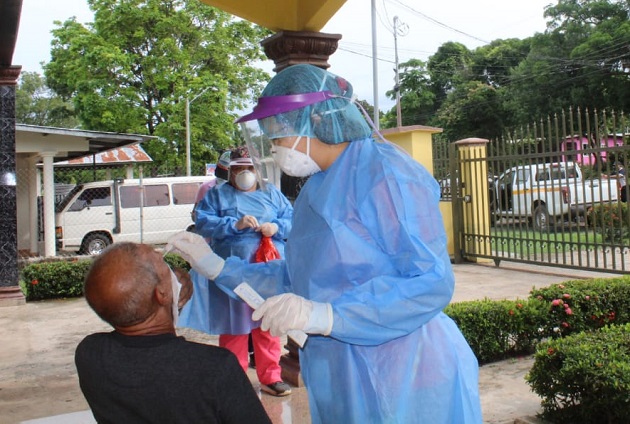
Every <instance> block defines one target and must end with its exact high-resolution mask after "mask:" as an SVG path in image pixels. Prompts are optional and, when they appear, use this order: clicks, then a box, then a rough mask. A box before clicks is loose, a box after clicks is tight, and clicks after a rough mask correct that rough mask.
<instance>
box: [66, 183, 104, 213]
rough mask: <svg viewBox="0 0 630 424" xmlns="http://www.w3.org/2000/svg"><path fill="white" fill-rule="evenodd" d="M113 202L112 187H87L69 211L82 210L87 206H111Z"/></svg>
mask: <svg viewBox="0 0 630 424" xmlns="http://www.w3.org/2000/svg"><path fill="white" fill-rule="evenodd" d="M111 204H112V191H111V188H110V187H95V188H87V189H85V190H84V191H83V193H81V194H80V195H79V197H78V198H77V200H75V201H74V203H73V204H72V205H70V207H69V208H68V212H72V211H80V210H82V209H84V208H87V207H94V206H110V205H111Z"/></svg>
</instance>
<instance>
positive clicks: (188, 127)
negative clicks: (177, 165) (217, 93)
mask: <svg viewBox="0 0 630 424" xmlns="http://www.w3.org/2000/svg"><path fill="white" fill-rule="evenodd" d="M210 88H212V87H206V89H205V90H203V91H202V92H201V93H199V94H197V95H196V96H195V97H193V99H192V100H188V96H186V176H188V177H190V104H191V103H192V102H194V101H195V100H197V98H199V96H201V95H202V94H203V93H205V92H206V91H208V90H209V89H210Z"/></svg>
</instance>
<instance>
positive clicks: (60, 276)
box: [20, 253, 190, 300]
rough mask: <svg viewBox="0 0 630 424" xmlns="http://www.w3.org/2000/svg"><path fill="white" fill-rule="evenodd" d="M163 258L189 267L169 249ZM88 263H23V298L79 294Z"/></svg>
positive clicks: (83, 261)
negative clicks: (24, 264)
mask: <svg viewBox="0 0 630 424" xmlns="http://www.w3.org/2000/svg"><path fill="white" fill-rule="evenodd" d="M164 261H165V262H166V263H167V264H169V266H171V267H172V268H175V267H179V268H184V269H190V266H189V265H188V263H187V262H186V261H184V260H183V259H182V258H181V257H180V256H178V255H174V254H170V253H169V254H167V255H166V256H165V257H164ZM91 264H92V260H91V259H84V260H76V259H74V260H70V261H55V262H41V263H37V264H30V265H26V266H25V267H24V268H23V269H22V271H21V272H20V287H21V288H22V291H23V292H24V296H25V297H26V300H43V299H57V298H65V297H77V296H82V295H83V280H84V278H85V275H86V274H87V271H88V269H89V268H90V265H91Z"/></svg>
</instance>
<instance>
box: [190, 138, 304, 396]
mask: <svg viewBox="0 0 630 424" xmlns="http://www.w3.org/2000/svg"><path fill="white" fill-rule="evenodd" d="M195 215H196V219H195V229H196V232H197V233H198V234H200V235H201V236H203V237H204V238H205V239H206V240H210V246H212V249H213V250H214V251H215V252H216V253H217V254H218V255H219V256H221V257H222V258H228V257H231V256H235V257H239V258H241V259H244V260H245V261H248V262H253V261H254V255H255V253H256V252H257V250H258V248H259V246H260V244H261V238H262V237H268V238H269V239H268V240H269V241H271V243H272V245H273V247H275V249H276V251H277V253H278V254H279V256H280V257H284V239H285V238H286V237H287V235H288V234H289V232H290V231H291V221H292V218H293V207H292V206H291V203H290V202H289V200H288V199H287V198H286V197H285V196H284V195H283V194H282V193H281V192H280V190H278V189H277V188H276V187H275V186H273V185H272V184H270V183H267V184H265V189H264V190H263V189H261V187H260V185H259V184H258V182H257V179H256V174H255V170H254V164H253V162H252V159H251V158H250V157H249V152H248V150H247V148H244V147H239V148H235V149H232V150H231V152H230V162H229V163H228V175H227V182H226V183H224V184H220V185H218V186H216V187H213V188H211V189H210V190H208V191H207V192H206V193H205V195H204V196H203V198H202V199H201V200H200V201H199V203H198V204H197V206H196V207H195ZM191 279H192V282H193V290H194V291H193V296H192V298H191V300H190V301H189V302H188V303H187V304H186V305H185V306H184V308H183V309H182V311H181V314H180V317H179V323H178V326H180V327H189V328H194V329H196V330H199V331H204V332H206V333H208V334H218V335H219V346H221V347H224V348H226V349H228V350H230V351H231V352H232V353H234V355H236V358H237V359H238V361H239V364H240V365H241V367H242V368H243V370H244V371H245V372H247V368H248V362H249V352H248V349H247V348H248V335H250V334H251V337H252V346H253V349H254V353H255V355H256V374H257V376H258V380H259V382H260V387H261V390H263V391H264V392H266V393H268V394H271V395H273V396H287V395H289V394H291V387H290V386H289V385H288V384H286V383H285V382H283V381H282V376H281V373H282V369H281V368H280V356H281V354H282V345H281V343H280V338H279V337H277V336H273V335H271V334H270V333H269V332H268V331H263V330H261V329H260V328H259V327H260V322H259V321H253V320H252V309H251V308H250V307H249V306H247V304H245V303H244V302H243V301H242V300H240V299H233V298H231V297H229V296H228V295H227V294H225V293H224V292H223V291H221V290H220V289H219V288H218V287H217V286H216V285H215V284H214V283H213V282H212V281H208V279H207V278H206V277H205V276H203V275H201V274H200V273H197V272H195V271H194V270H192V271H191Z"/></svg>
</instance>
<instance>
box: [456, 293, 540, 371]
mask: <svg viewBox="0 0 630 424" xmlns="http://www.w3.org/2000/svg"><path fill="white" fill-rule="evenodd" d="M546 309H547V307H546V304H545V303H544V302H541V301H539V300H537V299H533V300H514V301H513V300H501V301H495V300H489V299H484V300H482V301H469V302H458V303H452V304H450V305H448V306H447V307H446V309H445V310H444V312H445V313H446V314H447V315H448V316H450V317H451V318H452V319H453V321H455V323H457V325H458V327H459V328H460V330H461V332H462V334H463V335H464V337H465V338H466V340H467V341H468V344H469V345H470V347H471V348H472V350H473V352H475V355H476V356H477V360H478V361H479V362H480V363H486V362H490V361H496V360H499V359H504V358H506V357H511V356H516V355H519V354H525V353H531V352H533V351H534V347H535V346H536V344H537V343H538V342H539V341H540V339H541V337H542V334H544V331H543V330H541V327H540V323H541V322H544V318H543V316H544V315H545V314H546V313H547V310H546Z"/></svg>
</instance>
